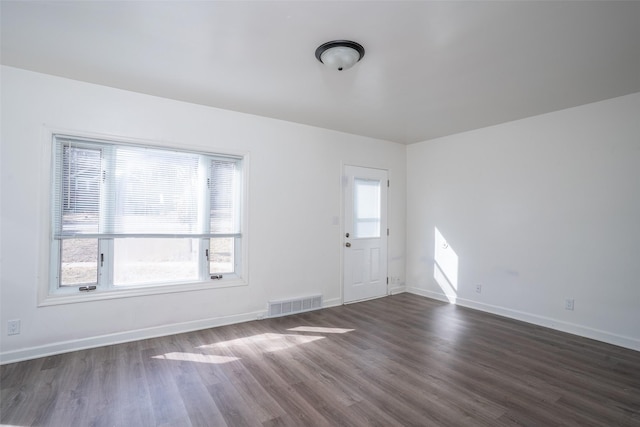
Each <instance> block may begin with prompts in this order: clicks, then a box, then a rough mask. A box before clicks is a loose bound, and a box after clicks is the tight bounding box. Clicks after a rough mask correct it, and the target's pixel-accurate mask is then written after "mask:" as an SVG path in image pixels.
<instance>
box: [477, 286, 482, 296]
mask: <svg viewBox="0 0 640 427" xmlns="http://www.w3.org/2000/svg"><path fill="white" fill-rule="evenodd" d="M476 292H477V293H479V294H481V293H482V285H481V284H477V285H476Z"/></svg>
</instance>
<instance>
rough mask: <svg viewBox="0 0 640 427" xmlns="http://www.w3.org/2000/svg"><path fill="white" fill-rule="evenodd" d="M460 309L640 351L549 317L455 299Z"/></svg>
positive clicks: (438, 296) (635, 344)
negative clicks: (463, 308)
mask: <svg viewBox="0 0 640 427" xmlns="http://www.w3.org/2000/svg"><path fill="white" fill-rule="evenodd" d="M406 291H407V292H409V293H411V294H415V295H420V296H423V297H427V298H431V299H435V300H438V301H443V302H446V303H449V300H448V299H447V297H446V296H445V295H444V294H442V293H440V292H433V291H428V290H425V289H420V288H414V287H407V290H406ZM453 304H456V305H459V306H462V307H467V308H471V309H474V310H478V311H484V312H486V313H491V314H496V315H498V316H503V317H508V318H510V319H515V320H520V321H522V322H526V323H531V324H533V325H537V326H543V327H545V328H550V329H554V330H556V331H560V332H566V333H569V334H573V335H578V336H581V337H584V338H590V339H593V340H596V341H602V342H605V343H607V344H613V345H617V346H620V347H624V348H628V349H631V350H636V351H640V340H638V339H636V338H631V337H626V336H623V335H618V334H614V333H611V332H607V331H602V330H599V329H594V328H589V327H587V326H582V325H578V324H575V323H570V322H565V321H562V320H557V319H553V318H551V317H546V316H539V315H537V314H532V313H527V312H524V311H520V310H513V309H510V308H506V307H500V306H497V305H491V304H485V303H480V302H477V301H472V300H468V299H464V298H456V301H455V302H454V303H453Z"/></svg>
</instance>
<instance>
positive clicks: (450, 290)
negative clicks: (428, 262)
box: [433, 227, 458, 304]
mask: <svg viewBox="0 0 640 427" xmlns="http://www.w3.org/2000/svg"><path fill="white" fill-rule="evenodd" d="M434 241H435V248H434V265H433V278H434V279H435V280H436V282H437V283H438V285H439V286H440V289H442V292H443V293H444V295H445V296H446V297H447V300H449V302H450V303H452V304H455V302H456V299H457V297H458V255H457V254H456V252H455V251H454V250H453V248H452V247H451V246H449V243H447V240H446V239H445V238H444V236H443V235H442V233H440V230H438V227H435V228H434Z"/></svg>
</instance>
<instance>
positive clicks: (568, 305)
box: [564, 298, 573, 311]
mask: <svg viewBox="0 0 640 427" xmlns="http://www.w3.org/2000/svg"><path fill="white" fill-rule="evenodd" d="M564 309H565V310H572V311H573V298H567V299H566V300H564Z"/></svg>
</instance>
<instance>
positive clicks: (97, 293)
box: [38, 129, 250, 306]
mask: <svg viewBox="0 0 640 427" xmlns="http://www.w3.org/2000/svg"><path fill="white" fill-rule="evenodd" d="M45 134H46V135H45V139H46V143H45V145H44V150H43V151H44V156H42V162H41V164H42V166H43V167H42V168H41V171H42V180H43V186H42V187H41V188H43V189H46V191H44V190H43V192H42V193H43V195H44V197H43V198H42V200H43V202H44V204H43V208H44V210H46V212H47V214H46V215H42V218H43V224H42V225H43V227H42V228H43V230H46V232H45V233H42V241H43V244H42V245H41V246H40V248H41V251H40V260H41V261H40V267H41V269H40V271H47V272H48V273H47V274H39V276H40V282H41V286H40V289H39V292H38V306H48V305H57V304H67V303H76V302H84V301H94V300H102V299H112V298H126V297H134V296H144V295H154V294H164V293H174V292H190V291H199V290H211V289H218V288H227V287H235V286H247V285H248V264H249V263H248V252H249V251H248V246H249V245H248V240H249V238H248V236H249V233H248V219H247V213H248V175H249V173H248V172H249V162H250V160H249V153H247V152H238V151H233V150H227V149H213V148H211V147H208V146H207V147H203V146H194V145H187V144H180V143H168V144H164V143H162V144H160V143H158V142H156V141H149V140H141V139H134V138H123V137H114V136H111V135H101V134H92V133H87V132H77V131H68V130H59V129H47V131H46V132H45ZM58 138H63V139H73V140H78V141H80V142H82V141H86V142H87V143H88V144H91V143H98V144H105V145H106V146H112V147H115V146H134V147H143V148H150V149H155V150H167V151H178V152H185V153H190V154H196V155H200V156H204V157H201V161H202V159H205V160H206V161H210V160H211V159H215V158H218V159H223V158H224V159H237V161H238V162H239V164H240V165H241V167H240V170H239V172H238V177H239V179H240V184H239V188H238V191H239V192H240V194H239V196H238V204H239V214H238V221H239V233H238V234H239V236H236V237H235V245H234V260H237V265H236V269H235V272H234V273H227V274H223V277H222V279H213V278H208V276H209V274H208V272H209V268H210V264H209V262H208V260H206V259H204V260H203V259H202V258H203V255H204V252H203V251H204V248H207V247H208V246H209V245H210V243H209V241H210V239H209V238H203V237H194V238H197V239H198V241H199V244H200V252H199V254H200V256H199V259H198V260H197V265H198V267H197V268H198V269H199V270H198V272H199V278H198V279H197V280H194V281H181V280H177V281H175V282H168V283H150V284H138V285H127V286H115V285H114V283H113V277H112V272H113V269H112V268H111V269H110V271H107V272H106V273H105V274H104V276H103V280H104V277H106V278H107V279H108V280H109V285H105V283H104V282H103V283H100V281H101V279H100V272H99V273H98V286H97V287H96V289H95V290H91V291H89V292H84V291H79V289H78V288H79V286H81V285H78V286H75V285H74V286H59V282H58V280H57V278H58V277H59V274H60V271H59V269H60V266H61V265H62V262H61V259H60V258H61V253H60V246H61V244H60V242H62V240H60V239H57V238H55V237H54V231H55V230H54V215H55V213H54V209H55V200H54V198H55V195H56V194H57V193H56V185H57V182H56V181H57V179H58V177H56V175H55V174H56V155H57V153H56V146H57V144H58V143H57V142H56V140H57V139H58ZM44 181H46V184H44ZM205 197H206V196H205ZM207 205H208V202H207ZM45 221H46V225H45V224H44V222H45ZM234 234H235V233H234ZM211 239H213V237H211ZM45 241H46V243H45ZM56 242H58V245H57V249H56ZM113 245H114V240H113V239H100V240H99V241H98V254H100V250H101V249H106V250H108V251H111V253H113ZM98 256H99V255H98ZM110 258H112V257H110ZM109 262H111V263H113V262H114V261H113V258H112V259H111V260H110V261H109ZM98 269H100V266H99V265H98Z"/></svg>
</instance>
